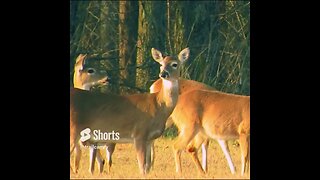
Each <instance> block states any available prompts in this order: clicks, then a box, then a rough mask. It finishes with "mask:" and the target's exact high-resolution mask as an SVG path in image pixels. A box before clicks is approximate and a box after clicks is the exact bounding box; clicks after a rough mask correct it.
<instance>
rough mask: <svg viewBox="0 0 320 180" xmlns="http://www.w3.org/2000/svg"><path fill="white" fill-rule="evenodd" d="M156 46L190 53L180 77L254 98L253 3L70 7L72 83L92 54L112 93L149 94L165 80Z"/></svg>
mask: <svg viewBox="0 0 320 180" xmlns="http://www.w3.org/2000/svg"><path fill="white" fill-rule="evenodd" d="M152 47H154V48H156V49H158V50H160V51H161V52H164V53H165V54H168V55H176V54H177V53H179V52H180V51H181V50H182V49H184V48H185V47H189V48H190V58H189V60H188V61H187V62H186V64H185V65H184V66H183V68H182V71H181V77H184V78H187V79H192V80H196V81H199V82H204V83H206V84H208V85H211V86H212V87H215V88H216V89H218V90H221V91H223V92H229V93H235V94H244V95H250V1H233V0H225V1H222V0H218V1H170V0H166V1H70V65H71V66H70V67H71V69H70V84H72V75H73V67H74V63H75V59H76V57H77V56H78V55H79V54H80V53H87V54H89V55H91V56H92V57H95V59H96V60H98V61H99V62H100V65H101V66H102V67H104V68H106V70H107V71H108V73H109V74H110V76H111V79H112V81H111V82H112V83H111V85H112V88H110V89H111V90H112V91H113V92H114V93H119V94H126V93H133V92H147V91H148V90H149V87H150V85H151V84H152V83H153V82H154V81H155V80H156V79H158V74H159V65H158V64H157V63H156V62H155V61H153V60H152V57H151V48H152ZM102 90H103V89H102Z"/></svg>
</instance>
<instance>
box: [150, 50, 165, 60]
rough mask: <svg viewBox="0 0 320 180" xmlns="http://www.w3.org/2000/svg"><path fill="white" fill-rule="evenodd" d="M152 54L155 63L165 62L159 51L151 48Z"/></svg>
mask: <svg viewBox="0 0 320 180" xmlns="http://www.w3.org/2000/svg"><path fill="white" fill-rule="evenodd" d="M151 54H152V57H153V59H154V60H155V61H157V62H159V63H160V62H161V61H162V60H163V57H162V53H161V52H160V51H159V50H157V49H155V48H151Z"/></svg>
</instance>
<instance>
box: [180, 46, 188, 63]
mask: <svg viewBox="0 0 320 180" xmlns="http://www.w3.org/2000/svg"><path fill="white" fill-rule="evenodd" d="M189 54H190V50H189V48H185V49H183V50H182V51H181V52H180V53H179V55H178V58H179V60H180V61H181V62H184V61H186V60H187V59H188V58H189Z"/></svg>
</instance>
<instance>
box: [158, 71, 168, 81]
mask: <svg viewBox="0 0 320 180" xmlns="http://www.w3.org/2000/svg"><path fill="white" fill-rule="evenodd" d="M159 77H161V78H164V79H166V78H168V77H169V73H168V72H167V71H162V72H161V73H160V74H159Z"/></svg>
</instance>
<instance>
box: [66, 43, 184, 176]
mask: <svg viewBox="0 0 320 180" xmlns="http://www.w3.org/2000/svg"><path fill="white" fill-rule="evenodd" d="M151 53H152V57H153V58H154V60H155V61H157V62H158V63H159V64H161V67H160V74H159V77H160V78H161V79H162V80H163V83H162V87H161V90H160V91H159V92H157V93H152V94H149V93H145V94H135V95H126V96H120V95H114V94H104V93H99V92H88V91H84V90H81V89H76V88H71V89H70V154H71V153H72V152H73V150H74V149H75V148H79V143H77V142H78V141H79V139H80V137H79V135H80V132H81V131H82V130H84V129H86V128H90V129H99V130H100V131H102V132H111V131H115V132H118V133H119V136H120V139H119V140H110V139H109V140H104V141H95V140H93V139H90V140H88V141H86V142H84V143H86V144H89V145H90V146H92V145H105V144H106V143H133V144H134V146H135V148H136V151H137V159H138V164H139V169H140V173H141V174H146V173H148V172H149V169H150V166H151V142H152V141H153V140H154V139H156V138H158V137H160V136H161V134H162V132H163V131H164V128H165V123H166V120H167V119H168V117H169V116H170V114H171V113H172V111H173V109H174V107H175V105H176V103H177V100H178V95H179V92H178V91H179V82H178V77H179V67H180V65H181V63H182V62H184V61H186V60H187V59H188V57H189V49H188V48H186V49H184V50H182V51H181V52H180V53H179V55H178V59H177V58H175V57H172V56H162V53H161V52H160V51H158V50H156V49H154V48H152V50H151ZM95 155H96V154H93V157H94V156H95ZM92 160H93V163H94V161H95V158H93V159H92ZM77 163H79V162H77Z"/></svg>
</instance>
